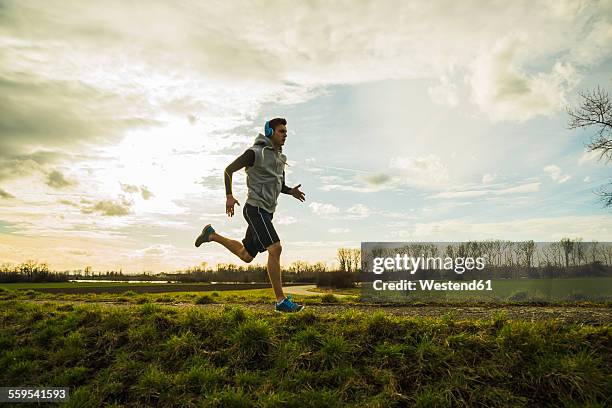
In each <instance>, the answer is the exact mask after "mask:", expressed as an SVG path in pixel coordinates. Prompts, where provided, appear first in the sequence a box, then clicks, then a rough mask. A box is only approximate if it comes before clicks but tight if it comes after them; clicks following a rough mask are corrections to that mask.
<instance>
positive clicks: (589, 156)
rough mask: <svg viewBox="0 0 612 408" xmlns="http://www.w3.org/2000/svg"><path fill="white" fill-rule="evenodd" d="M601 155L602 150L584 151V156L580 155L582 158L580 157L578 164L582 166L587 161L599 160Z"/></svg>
mask: <svg viewBox="0 0 612 408" xmlns="http://www.w3.org/2000/svg"><path fill="white" fill-rule="evenodd" d="M600 156H601V152H599V151H597V150H591V151H587V152H584V153H582V156H580V159H578V165H580V166H582V165H583V164H585V163H588V162H591V161H595V160H598V159H599V157H600Z"/></svg>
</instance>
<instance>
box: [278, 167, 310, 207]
mask: <svg viewBox="0 0 612 408" xmlns="http://www.w3.org/2000/svg"><path fill="white" fill-rule="evenodd" d="M301 186H302V185H301V184H298V185H297V186H295V187H293V188H291V187H289V186H287V185H286V184H285V172H284V171H283V187H282V188H281V193H284V194H290V195H292V196H294V197H295V198H297V199H298V200H300V201H304V200H306V198H304V197H305V196H306V194H304V193H303V192H301V191H300V187H301Z"/></svg>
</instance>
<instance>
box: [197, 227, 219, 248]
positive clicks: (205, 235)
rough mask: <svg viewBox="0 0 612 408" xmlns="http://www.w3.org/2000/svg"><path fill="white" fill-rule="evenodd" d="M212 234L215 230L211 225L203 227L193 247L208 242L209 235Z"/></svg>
mask: <svg viewBox="0 0 612 408" xmlns="http://www.w3.org/2000/svg"><path fill="white" fill-rule="evenodd" d="M213 232H215V229H214V228H213V227H212V225H210V224H208V225H207V226H205V227H204V229H203V230H202V233H201V234H200V236H198V237H197V238H196V240H195V246H196V247H199V246H200V245H202V243H204V242H210V234H212V233H213Z"/></svg>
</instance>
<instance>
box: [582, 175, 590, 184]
mask: <svg viewBox="0 0 612 408" xmlns="http://www.w3.org/2000/svg"><path fill="white" fill-rule="evenodd" d="M582 181H584V182H585V183H590V182H591V177H590V176H586V177H585V178H584V179H583V180H582Z"/></svg>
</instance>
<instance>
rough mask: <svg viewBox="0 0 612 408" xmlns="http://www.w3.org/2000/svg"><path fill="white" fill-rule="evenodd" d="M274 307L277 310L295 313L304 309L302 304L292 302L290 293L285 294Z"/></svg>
mask: <svg viewBox="0 0 612 408" xmlns="http://www.w3.org/2000/svg"><path fill="white" fill-rule="evenodd" d="M275 309H276V311H277V312H283V313H295V312H299V311H300V310H302V309H304V306H303V305H300V304H298V303H295V302H293V300H292V299H291V295H287V297H285V298H284V299H283V301H282V302H280V303H277V304H276V307H275Z"/></svg>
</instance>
